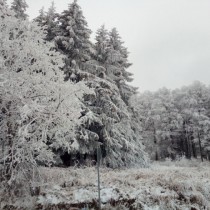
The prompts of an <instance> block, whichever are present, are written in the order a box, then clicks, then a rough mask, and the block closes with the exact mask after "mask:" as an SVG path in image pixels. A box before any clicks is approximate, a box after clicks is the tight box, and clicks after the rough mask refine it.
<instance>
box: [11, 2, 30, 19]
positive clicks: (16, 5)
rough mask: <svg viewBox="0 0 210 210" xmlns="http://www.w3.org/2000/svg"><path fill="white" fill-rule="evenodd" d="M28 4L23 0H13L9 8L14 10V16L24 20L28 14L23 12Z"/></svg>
mask: <svg viewBox="0 0 210 210" xmlns="http://www.w3.org/2000/svg"><path fill="white" fill-rule="evenodd" d="M27 8H28V5H27V3H26V1H25V0H14V1H13V2H12V5H11V9H12V10H13V11H14V12H15V17H16V18H19V19H23V20H25V19H26V18H27V17H28V15H27V14H26V13H25V12H26V9H27Z"/></svg>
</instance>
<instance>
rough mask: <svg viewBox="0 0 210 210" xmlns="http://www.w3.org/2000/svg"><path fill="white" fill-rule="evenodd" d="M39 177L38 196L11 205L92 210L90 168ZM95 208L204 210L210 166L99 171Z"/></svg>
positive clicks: (209, 204)
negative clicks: (41, 179) (98, 203)
mask: <svg viewBox="0 0 210 210" xmlns="http://www.w3.org/2000/svg"><path fill="white" fill-rule="evenodd" d="M186 165H188V167H186ZM40 172H41V174H42V178H43V183H42V186H41V188H40V191H39V195H38V196H34V197H33V198H31V199H29V198H27V199H26V198H25V200H24V201H23V200H22V201H21V200H19V201H18V202H16V203H14V205H16V206H21V208H19V209H23V208H24V206H25V209H49V210H58V209H59V210H60V209H63V210H64V209H72V210H76V209H78V210H79V209H83V210H84V209H89V210H90V209H98V208H97V196H98V191H97V171H96V168H95V167H87V168H68V169H67V168H66V169H62V168H51V169H49V168H40ZM101 202H102V209H107V210H108V209H119V210H124V209H131V210H132V209H133V210H135V209H140V210H141V209H142V210H170V209H172V210H173V209H174V210H210V164H209V162H205V163H199V162H196V161H191V162H189V161H186V160H182V161H179V162H175V163H174V162H173V163H172V162H171V161H166V162H162V163H155V164H152V166H151V168H146V169H138V168H133V169H124V170H112V169H107V168H101ZM23 203H24V204H23ZM23 205H24V206H23ZM32 205H33V208H32ZM2 207H3V204H2ZM7 208H8V206H7ZM7 208H4V209H7ZM16 209H17V208H16Z"/></svg>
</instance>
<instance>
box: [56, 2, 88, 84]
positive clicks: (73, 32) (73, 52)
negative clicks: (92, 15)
mask: <svg viewBox="0 0 210 210" xmlns="http://www.w3.org/2000/svg"><path fill="white" fill-rule="evenodd" d="M58 20H59V32H58V36H57V37H56V44H57V48H58V49H59V50H60V51H61V52H62V53H64V54H65V55H66V56H67V59H66V69H65V74H66V79H69V78H70V76H71V77H72V79H73V78H74V77H75V74H77V73H76V72H78V71H76V70H78V69H80V70H84V69H85V62H86V61H88V60H90V54H91V42H90V40H89V38H90V34H91V31H90V29H88V26H87V22H86V20H85V18H84V16H83V13H82V10H81V8H80V6H79V5H78V4H77V1H76V0H75V1H74V2H73V3H72V4H69V6H68V10H64V11H63V12H62V14H61V15H60V16H59V18H58ZM72 74H73V75H72ZM79 80H80V79H79Z"/></svg>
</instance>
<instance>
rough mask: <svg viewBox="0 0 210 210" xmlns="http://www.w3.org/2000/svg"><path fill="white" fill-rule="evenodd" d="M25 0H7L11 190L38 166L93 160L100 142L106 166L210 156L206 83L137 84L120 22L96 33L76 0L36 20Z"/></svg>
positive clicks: (5, 107)
mask: <svg viewBox="0 0 210 210" xmlns="http://www.w3.org/2000/svg"><path fill="white" fill-rule="evenodd" d="M27 7H28V5H27V3H26V2H25V0H14V1H13V2H12V4H11V6H9V5H8V4H7V2H6V0H0V182H1V186H3V188H4V189H5V191H10V190H15V189H20V186H21V183H23V181H25V180H27V181H28V182H30V180H31V179H32V178H33V179H34V177H36V176H37V177H38V175H36V174H38V171H39V170H38V167H39V166H45V167H47V166H50V167H55V166H56V167H69V166H85V165H89V164H91V165H94V164H95V163H96V161H97V159H96V149H97V148H98V147H99V148H100V150H101V159H102V164H103V165H104V166H106V167H109V168H122V167H132V166H139V167H148V166H149V162H150V160H165V159H166V158H171V159H173V160H175V159H177V158H178V157H181V156H185V157H186V158H188V159H191V158H201V159H202V161H203V160H205V159H208V160H210V88H209V87H207V86H205V85H204V84H202V83H201V82H194V83H193V84H192V85H190V86H186V87H182V88H180V89H176V90H168V89H167V88H162V89H160V90H158V91H155V92H149V91H146V92H144V93H139V92H138V90H137V88H135V87H133V86H132V85H130V82H132V80H133V75H132V73H130V72H129V67H130V66H131V65H132V64H131V63H130V62H129V59H128V57H129V52H128V50H127V48H126V47H125V46H124V42H123V40H122V38H121V37H120V35H119V33H118V31H117V29H116V28H113V29H111V30H110V31H108V30H107V29H106V27H105V26H104V25H102V26H101V27H100V28H99V29H98V31H97V32H96V36H95V42H94V43H93V42H92V41H91V40H90V35H91V30H90V29H89V28H88V24H87V21H86V20H85V17H84V16H83V12H82V9H81V8H80V6H79V5H78V3H77V1H76V0H75V1H74V2H73V3H70V4H69V5H68V8H67V9H66V10H64V11H63V12H62V13H60V14H59V13H57V12H56V8H55V5H54V3H52V5H51V7H50V8H49V9H48V10H47V11H44V9H43V8H42V9H41V10H40V12H39V16H38V17H36V18H35V19H34V20H32V21H30V20H29V18H28V15H27V13H26V9H27ZM140 85H141V84H140ZM15 186H16V187H15ZM3 188H2V189H3ZM16 193H17V192H16ZM18 193H21V192H19V191H18Z"/></svg>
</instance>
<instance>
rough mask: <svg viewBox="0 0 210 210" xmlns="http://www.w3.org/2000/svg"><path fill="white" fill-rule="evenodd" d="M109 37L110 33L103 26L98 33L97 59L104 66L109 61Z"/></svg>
mask: <svg viewBox="0 0 210 210" xmlns="http://www.w3.org/2000/svg"><path fill="white" fill-rule="evenodd" d="M108 35H109V34H108V31H107V30H106V28H105V26H104V25H102V26H101V27H100V28H99V29H98V30H97V32H96V38H95V39H96V43H95V50H96V53H95V59H96V60H97V61H98V62H99V64H101V65H104V64H105V62H106V61H107V54H108V39H109V37H108Z"/></svg>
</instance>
